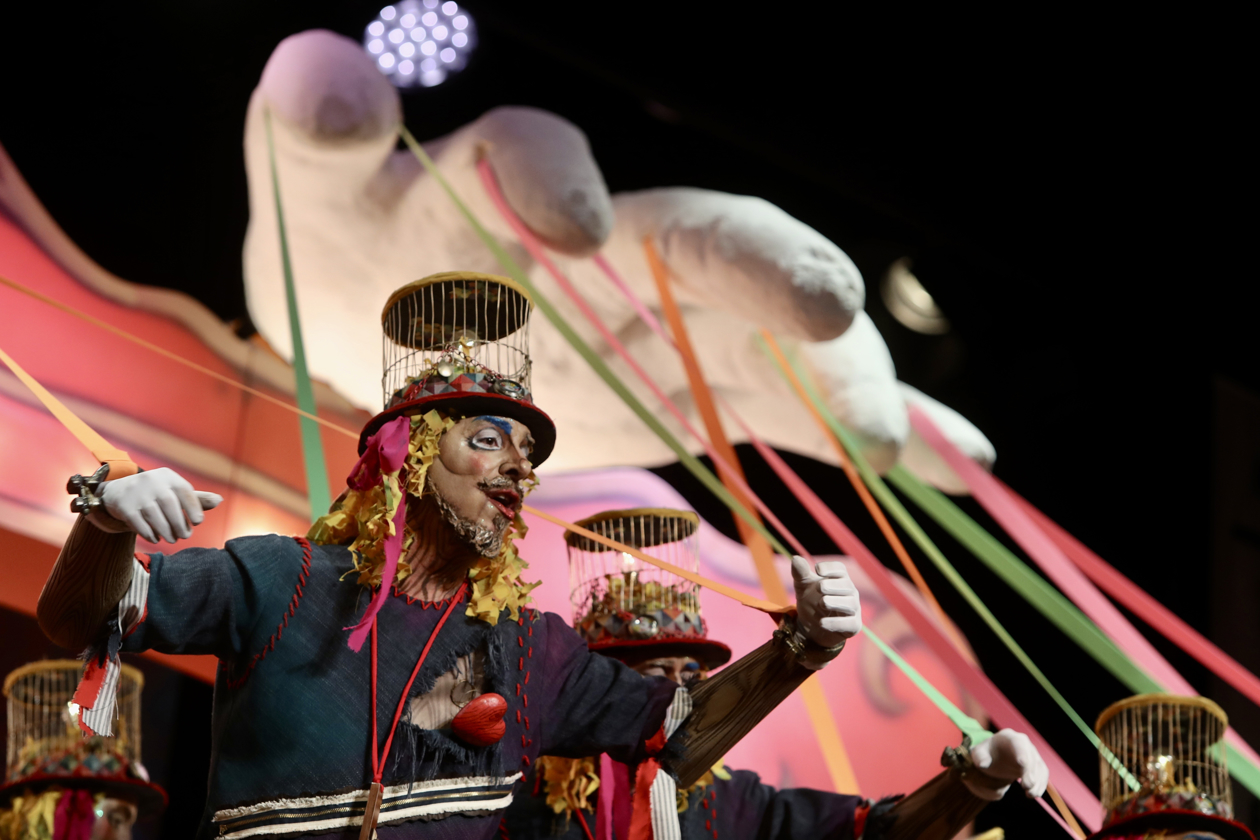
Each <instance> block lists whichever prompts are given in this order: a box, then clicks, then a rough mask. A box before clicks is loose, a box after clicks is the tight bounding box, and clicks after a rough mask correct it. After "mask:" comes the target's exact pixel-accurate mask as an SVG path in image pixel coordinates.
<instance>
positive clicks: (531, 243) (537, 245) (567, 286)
mask: <svg viewBox="0 0 1260 840" xmlns="http://www.w3.org/2000/svg"><path fill="white" fill-rule="evenodd" d="M477 171H478V172H479V173H480V175H481V182H482V184H483V185H484V186H485V188H486V192H487V193H488V194H489V195H490V198H491V200H492V201H493V202H494V206H495V207H496V208H498V210H499V213H500V214H502V216H503V218H504V219H505V220H507V222H508V224H509V225H511V227H512V230H513V231H515V232H516V235H517V236H518V237H520V240H521V243H522V244H523V245H524V246H525V250H526V251H528V252H529V255H530V256H531V257H533V258H534V260H535V261H537V262H538V264H539V265H541V266H543V267H544V268H546V269H547V271H548V273H550V274H551V276H552V278H554V279H555V281H556V283H558V284H559V285H560V288H561V290H562V291H564V293H565V294H566V295H567V296H568V297H569V299H570V300H572V301H573V302H574V303H575V304H576V305H577V307H578V309H580V310H581V311H582V314H583V315H585V316H586V318H587V320H589V321H590V322H591V324H592V326H594V327H595V329H597V330H598V331H599V334H600V336H602V337H603V339H604V341H606V342H607V343H608V346H609V347H611V348H612V349H613V351H614V352H616V353H617V355H618V356H620V357H621V358H622V359H623V360H624V361H625V363H626V364H628V365H629V366H630V369H631V370H633V371H634V373H635V375H636V376H638V377H639V379H640V380H642V382H643V384H644V385H646V386H647V387H648V389H649V390H650V391H651V392H652V394H653V396H655V397H656V399H657V400H659V401H660V403H661V405H663V406H664V407H665V409H666V410H667V411H669V413H670V414H672V415H674V419H676V420H677V421H678V422H679V423H681V424H682V426H683V428H684V429H686V430H687V432H688V433H689V434H690V435H691V436H692V437H693V438H695V439H696V440H697V441H698V442H699V443H700V445H701V446H702V447H704V452H705V454H706V455H708V456H709V457H710V458H711V459H713V463H714V464H715V465H717V466H718V467H719V468H721V469H723V470H724V471H725V472H726V474H727V475H728V476H729V477H730V479H731V481H732V482H734V484H735V486H736V487H738V488H739V489H740V491H741V492H743V493H744V494H745V495H746V496H747V497H748V498H749V499H750V500H751V501H752V503H753V506H754V507H756V508H757V510H758V511H759V512H760V513H761V515H762V516H764V517H765V518H766V521H768V522H769V523H770V524H771V525H773V526H774V527H775V528H777V529H778V531H779V533H781V534H782V535H783V538H784V539H786V540H787V541H788V544H789V545H791V546H792V549H793V550H794V551H795V552H796V553H797V554H800V555H801V556H802V557H809V553H808V552H807V551H806V550H805V548H804V547H803V546H802V545H801V544H800V543H799V542H798V541H797V540H796V538H795V537H794V536H792V533H791V532H790V531H788V529H787V528H785V527H783V523H782V522H780V521H779V518H778V517H777V516H775V515H774V512H773V511H771V510H770V508H769V507H768V506H767V505H766V503H765V502H763V501H762V500H761V498H760V497H759V496H757V494H756V493H754V492H753V491H752V488H751V487H749V486H748V483H747V482H746V481H744V479H743V478H741V477H740V475H739V473H738V472H737V471H736V470H735V469H733V468H732V466H731V464H729V463H728V462H727V461H726V459H725V458H723V457H722V456H721V455H719V454H718V453H717V451H715V450H714V449H713V447H712V446H710V445H709V441H708V438H706V437H704V436H703V435H701V434H700V432H699V431H697V430H696V428H695V427H694V426H692V425H691V422H690V421H688V420H687V417H686V415H684V414H683V413H682V410H681V409H679V408H678V406H677V405H675V404H674V402H673V401H672V400H671V399H670V398H669V397H667V396H666V395H665V392H664V391H662V390H661V389H660V387H658V386H657V384H656V383H655V382H654V381H652V378H651V377H650V376H648V374H647V371H645V370H643V368H642V367H641V366H640V365H639V363H638V362H636V361H635V360H634V357H633V356H631V355H630V353H629V352H628V351H627V350H626V348H625V347H624V346H623V345H622V343H621V342H620V341H618V340H617V336H616V335H614V334H613V332H612V330H610V329H609V328H608V325H607V324H605V323H604V322H603V320H601V319H600V317H599V316H598V315H597V314H595V310H593V309H591V306H590V304H588V303H587V302H586V300H585V298H583V297H582V296H581V295H580V294H578V291H577V289H575V288H573V284H572V283H570V282H569V278H567V277H565V276H564V273H563V272H562V271H560V269H558V268H557V267H556V265H555V263H553V262H552V261H551V258H550V257H548V256H547V252H546V251H545V250H544V249H543V245H542V243H541V242H539V241H538V237H536V236H535V235H534V233H533V231H531V230H530V229H529V228H528V227H526V226H525V223H524V222H522V221H521V220H520V218H519V217H518V216H517V215H516V213H514V212H513V211H512V208H511V207H509V206H508V203H507V200H506V199H505V198H504V197H503V193H502V191H500V190H499V184H498V181H497V180H496V179H495V177H494V170H492V169H491V168H490V164H489V163H488V162H487V161H486V160H484V159H483V160H481V161H480V162H479V163H478V164H477ZM658 326H659V325H658ZM671 346H672V342H671Z"/></svg>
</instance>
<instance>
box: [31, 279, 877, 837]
mask: <svg viewBox="0 0 1260 840" xmlns="http://www.w3.org/2000/svg"><path fill="white" fill-rule="evenodd" d="M531 308H532V304H531V303H530V301H529V298H528V296H527V295H526V294H525V293H524V291H523V290H521V289H519V288H518V287H516V285H515V284H514V283H513V282H512V281H510V280H508V279H506V278H499V277H494V276H490V275H482V274H476V273H472V272H450V273H447V274H440V275H433V276H431V277H427V278H424V279H423V280H418V281H415V282H414V283H411V284H409V285H407V286H404V287H403V288H401V289H399V290H398V291H397V292H395V293H394V295H393V296H391V298H390V299H389V301H388V302H387V303H386V306H385V310H384V314H383V316H382V326H383V330H384V334H385V339H384V343H385V376H384V391H385V398H386V399H385V403H386V407H385V410H384V411H383V412H381V413H380V414H379V415H377V416H376V417H375V418H373V419H372V421H370V422H369V424H368V425H367V427H366V428H365V429H364V430H363V433H362V435H361V438H360V452H361V456H362V457H361V459H360V461H359V463H358V464H357V465H356V466H355V468H354V470H353V471H352V474H351V476H350V477H349V480H348V482H347V483H348V487H347V489H346V492H345V493H344V494H342V496H341V498H339V499H338V501H337V503H336V504H335V505H334V506H333V510H332V511H331V512H330V513H329V514H328V515H326V516H324V517H322V518H321V519H320V520H318V521H317V522H316V523H315V524H314V526H312V528H311V531H310V533H309V534H308V535H307V537H306V538H289V537H281V536H275V535H272V536H260V537H247V538H241V539H236V540H231V541H229V542H228V543H227V545H226V546H225V547H224V548H223V549H204V548H190V549H185V550H183V551H180V552H177V553H175V554H172V555H164V554H151V555H137V556H136V557H135V559H133V557H132V555H133V551H134V542H135V535H136V534H137V533H139V534H140V535H142V536H144V537H145V538H146V539H149V540H153V541H155V540H157V539H159V538H160V539H165V540H167V541H168V542H174V541H175V540H177V539H180V538H187V537H188V536H189V535H190V534H191V531H192V528H193V527H195V526H196V525H197V524H199V523H201V522H202V520H203V518H204V513H203V511H204V510H207V509H210V508H212V507H214V506H215V505H216V504H217V503H218V502H219V501H220V500H219V498H218V497H217V496H214V495H213V494H208V493H199V492H197V491H196V490H194V489H193V488H192V486H191V485H189V483H188V482H187V481H185V480H184V479H182V478H181V477H179V476H178V475H176V474H175V473H173V472H171V471H170V470H167V469H158V470H153V471H151V472H147V473H141V474H138V475H134V476H129V477H125V478H120V479H117V480H115V481H106V482H104V483H98V481H96V480H87V481H80V482H79V484H78V490H79V493H80V499H79V500H78V505H79V507H80V508H81V509H83V510H84V511H86V512H87V516H86V517H83V518H81V519H80V521H79V522H78V523H76V525H75V527H74V528H73V530H72V531H71V534H70V537H69V538H68V540H67V542H66V545H65V547H64V548H63V549H62V553H61V555H60V557H59V558H58V561H57V564H56V566H55V567H54V569H53V571H52V573H51V575H50V576H49V579H48V582H47V584H46V585H45V587H44V591H43V593H42V594H41V596H40V602H39V608H38V617H39V620H40V624H41V626H42V627H43V628H44V630H45V632H46V633H47V634H48V635H49V636H50V637H51V638H52V639H53V640H54V641H56V642H57V643H59V644H61V645H63V646H67V647H71V648H76V647H89V648H90V656H89V664H88V667H87V669H86V671H85V675H84V679H83V682H82V684H81V685H80V688H79V692H78V694H77V695H76V702H78V703H79V704H80V706H82V708H83V711H82V720H83V723H84V725H85V727H87V728H88V729H89V730H90V731H92V732H96V733H101V734H108V733H109V730H110V726H111V725H112V721H113V708H112V698H113V684H114V682H115V681H116V679H117V674H118V670H119V667H120V666H119V664H118V656H117V654H118V651H119V650H120V649H121V650H126V651H138V650H145V649H155V650H160V651H164V652H168V653H196V654H207V653H209V654H214V655H216V656H218V657H219V660H220V666H219V669H218V676H217V679H216V684H215V705H214V716H213V722H212V737H213V746H212V756H211V767H210V781H209V792H208V803H207V810H206V813H205V815H204V817H203V821H202V828H201V834H202V836H203V837H209V836H211V835H217V836H220V837H227V838H245V837H253V836H264V835H265V836H299V835H300V836H308V837H309V836H358V837H360V838H361V840H368V838H370V837H372V836H374V831H375V832H376V834H377V835H378V836H379V837H381V838H383V839H384V838H422V837H423V838H487V837H490V836H492V835H493V834H494V832H495V831H496V830H497V827H498V824H499V812H500V811H501V810H502V809H503V808H505V807H506V806H507V805H508V804H510V802H511V801H512V791H513V788H514V786H515V785H516V783H517V782H518V781H519V780H520V779H521V777H522V771H524V770H527V769H528V768H529V767H530V765H531V764H532V762H533V761H534V760H535V759H536V758H537V757H538V755H540V754H542V753H544V752H546V753H550V754H555V755H570V756H582V755H591V754H599V753H607V754H609V755H611V756H614V757H616V758H617V759H618V760H620V761H623V762H627V763H631V764H637V763H640V762H646V763H647V764H648V765H649V766H653V765H654V766H662V765H663V766H665V767H667V768H668V769H669V770H670V771H672V774H671V773H667V772H659V773H657V774H655V777H654V780H653V781H652V783H651V794H652V795H653V796H655V797H659V801H666V800H667V801H669V802H671V803H672V801H673V798H674V792H673V791H674V788H673V786H674V779H675V776H676V777H677V778H678V780H679V781H680V782H681V783H683V784H690V783H691V782H692V781H694V778H693V777H695V776H698V775H699V774H700V773H701V772H703V768H704V767H707V766H708V765H711V764H712V763H713V761H714V760H715V759H716V757H717V755H720V754H721V752H723V751H725V749H726V748H727V747H729V745H730V744H731V743H733V742H734V741H735V740H737V739H738V738H739V737H741V736H742V735H743V734H744V733H745V732H747V731H748V729H749V728H751V727H752V726H753V725H754V724H755V723H756V721H757V720H759V719H760V718H761V717H763V716H764V715H765V714H766V713H767V712H768V711H769V710H770V709H771V708H773V707H774V705H776V704H777V703H778V702H779V701H781V700H782V699H783V698H784V697H786V696H787V694H788V693H790V692H791V691H792V690H793V689H794V688H795V687H796V686H797V685H799V684H800V682H802V681H803V680H804V679H805V677H807V676H808V675H809V673H811V669H815V668H818V667H821V666H822V665H823V664H825V663H826V662H827V661H829V660H830V659H831V658H832V657H834V656H835V655H836V654H838V653H839V650H840V648H841V647H842V646H843V644H844V641H845V639H846V638H848V637H850V636H852V635H853V634H855V633H856V632H858V629H859V628H860V626H861V618H860V608H859V603H858V597H857V593H856V592H855V591H853V590H852V587H851V586H850V585H849V583H848V581H847V579H845V577H844V575H843V573H842V571H840V572H834V573H833V571H832V570H828V569H822V570H819V573H813V571H812V570H811V572H810V574H808V575H805V576H804V577H803V578H802V580H801V581H800V582H799V584H798V587H797V590H798V592H797V598H798V604H799V605H800V607H801V610H800V615H799V618H798V617H796V616H789V617H788V618H787V619H785V621H784V623H783V624H782V625H781V627H780V629H779V630H778V631H776V634H775V636H774V637H773V638H772V639H771V640H770V641H769V642H767V643H766V644H765V645H764V646H763V647H762V648H760V649H758V650H757V651H755V652H754V653H753V654H751V655H750V656H748V657H745V659H744V660H741V662H739V663H736V664H735V665H732V666H731V667H730V668H728V669H727V670H726V671H724V672H723V674H722V675H720V676H719V677H717V678H715V679H714V680H713V681H711V682H712V683H714V686H713V689H714V690H708V691H707V693H702V695H700V696H697V697H695V698H693V697H691V696H690V695H689V694H688V692H686V691H684V690H679V688H678V686H677V685H676V684H675V683H673V682H670V681H668V680H662V679H647V678H644V677H642V676H641V675H639V674H637V673H635V672H634V671H633V670H631V669H629V668H626V667H625V666H623V665H621V664H620V663H617V662H614V661H613V660H611V659H608V658H607V657H603V656H599V655H595V654H592V653H590V652H589V651H588V650H587V648H586V645H585V643H584V642H583V641H582V640H581V638H580V637H578V636H577V635H576V634H575V633H574V632H573V631H572V630H571V629H570V628H569V627H568V626H567V625H566V624H565V622H564V621H563V620H562V619H561V618H559V617H558V616H555V615H549V614H541V613H539V612H537V611H535V610H531V609H528V608H526V607H525V601H526V600H527V598H528V595H529V590H530V589H531V588H532V586H533V585H532V584H527V583H525V582H524V581H523V579H522V575H523V572H524V568H525V565H524V563H523V562H522V561H521V560H520V558H519V557H518V556H517V554H516V551H515V549H514V548H513V538H514V536H516V535H518V534H519V533H521V532H522V531H523V528H524V526H523V524H522V522H521V520H520V517H519V512H520V509H521V502H522V498H523V497H524V495H525V494H526V493H527V492H528V491H529V489H530V487H531V486H532V483H533V482H534V475H533V467H534V466H536V465H538V464H541V463H542V462H543V461H544V460H545V459H546V457H547V455H548V454H549V453H550V452H551V449H552V447H553V445H554V443H555V427H554V425H553V424H552V422H551V420H550V419H549V418H548V417H547V415H546V414H544V413H543V412H542V411H541V410H539V409H538V408H537V407H536V406H535V405H534V404H533V400H532V397H531V395H530V391H529V370H530V360H529V355H528V345H527V342H528V329H527V324H528V317H529V314H530V310H531ZM346 631H349V636H348V642H349V643H348V644H347V634H346ZM364 646H366V647H367V648H368V650H366V651H361V648H363V647H364ZM727 675H729V677H730V678H729V679H727V680H726V681H725V682H722V680H723V677H726V676H727ZM734 697H738V698H739V699H740V702H741V709H740V714H739V715H734V714H729V713H728V712H729V710H731V709H732V708H733V707H734V705H735V704H734V703H733V702H732V699H733V698H734ZM684 722H685V723H686V729H685V730H682V729H681V728H680V727H681V726H682V725H683V723H684ZM675 731H679V732H682V733H685V734H686V736H687V744H686V745H685V746H684V745H682V744H679V743H678V741H679V740H681V739H680V738H673V739H671V736H672V735H674V733H675ZM645 819H647V818H645ZM650 820H651V823H652V825H651V830H657V831H659V832H668V831H669V830H670V828H671V826H673V827H674V830H676V823H677V814H676V810H675V809H674V808H673V807H669V808H660V809H656V810H655V811H653V812H652V813H651V815H650ZM661 836H663V834H662V835H661Z"/></svg>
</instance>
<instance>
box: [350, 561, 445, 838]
mask: <svg viewBox="0 0 1260 840" xmlns="http://www.w3.org/2000/svg"><path fill="white" fill-rule="evenodd" d="M467 589H468V581H466V580H465V581H464V582H463V583H462V584H460V587H459V591H458V592H456V593H455V595H454V596H453V597H452V598H451V602H450V603H449V604H448V605H447V607H446V611H445V612H443V613H442V617H441V618H440V619H438V623H437V627H434V628H433V632H432V633H430V634H429V641H427V642H425V644H424V650H422V651H420V658H419V659H417V660H416V667H414V668H412V669H411V678H410V679H408V680H407V686H406V688H404V689H403V691H402V697H400V698H398V708H397V709H396V710H394V722H393V723H392V724H391V725H390V727H389V737H387V738H386V739H385V748H384V750H380V751H379V754H378V749H377V745H378V744H379V743H380V740H379V736H378V735H377V733H376V714H377V713H376V624H377V619H376V618H373V619H372V786H371V787H370V788H369V789H368V798H367V808H366V809H365V810H364V812H363V828H362V829H361V830H360V831H359V840H372V835H373V832H375V831H376V823H377V820H378V819H379V818H380V815H381V800H382V798H383V797H384V793H385V789H384V787H383V786H382V785H381V777H382V776H384V775H385V760H386V759H387V758H389V750H390V747H392V746H393V745H394V732H395V730H397V729H398V721H400V720H401V719H402V713H403V707H404V706H405V705H406V703H407V695H409V694H410V693H411V686H412V684H413V683H415V681H416V675H417V674H419V673H420V666H421V665H423V664H424V660H425V659H426V658H427V657H428V655H429V650H430V649H431V648H432V647H433V643H434V641H436V640H437V636H438V633H440V632H442V625H444V624H446V619H448V618H450V617H451V613H452V612H454V611H455V606H456V604H458V603H459V602H460V601H462V600H463V599H464V592H465V591H466V590H467Z"/></svg>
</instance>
